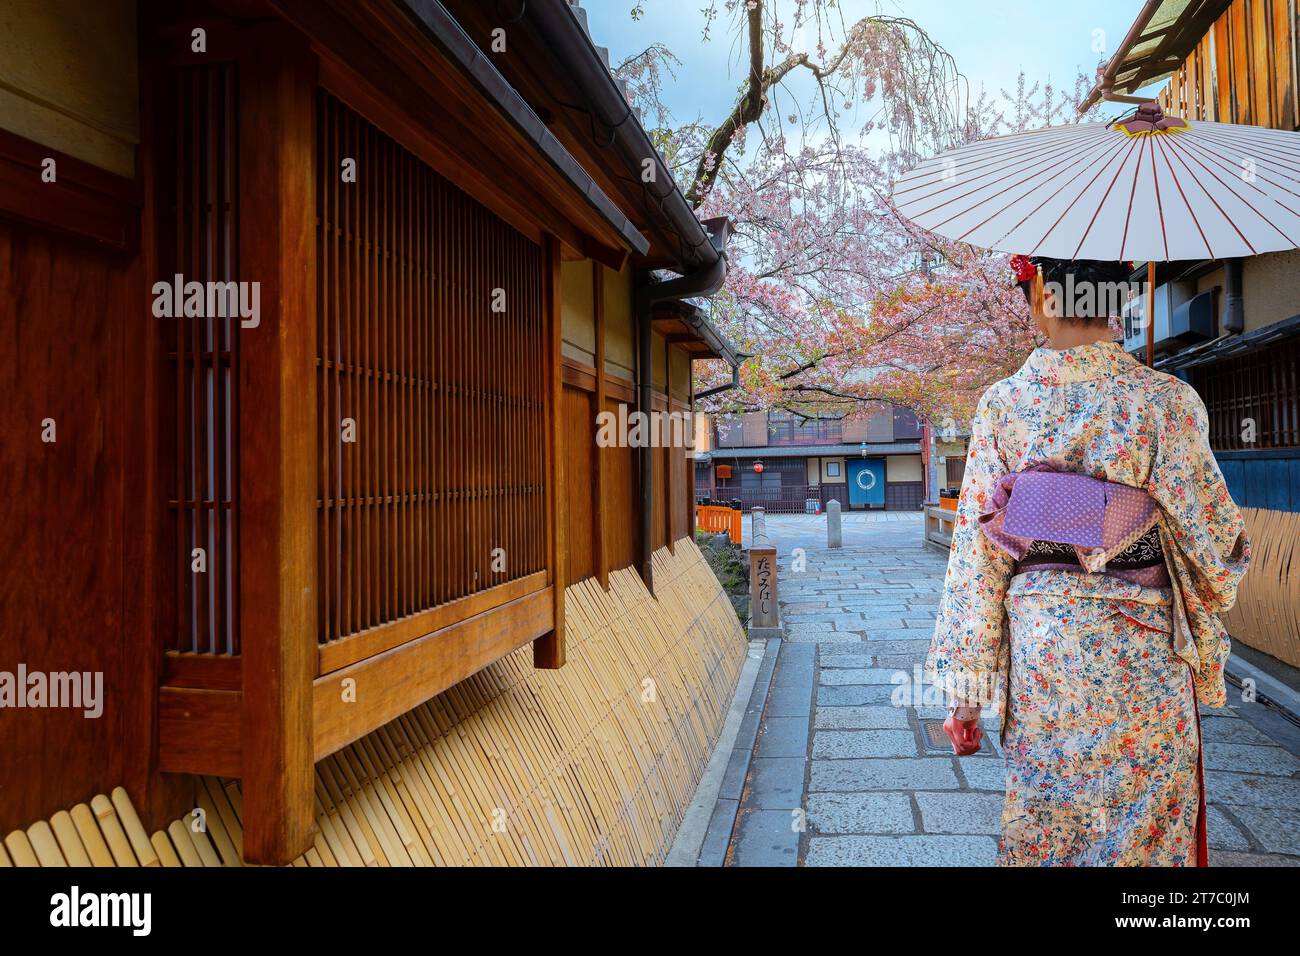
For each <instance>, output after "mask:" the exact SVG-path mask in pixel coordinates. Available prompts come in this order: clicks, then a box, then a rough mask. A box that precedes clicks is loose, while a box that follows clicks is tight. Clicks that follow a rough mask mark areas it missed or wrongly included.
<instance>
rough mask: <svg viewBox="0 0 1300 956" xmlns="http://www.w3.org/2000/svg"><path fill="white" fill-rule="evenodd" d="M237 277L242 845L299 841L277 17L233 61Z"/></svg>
mask: <svg viewBox="0 0 1300 956" xmlns="http://www.w3.org/2000/svg"><path fill="white" fill-rule="evenodd" d="M239 84H240V87H239V91H240V146H241V148H240V156H239V189H240V195H239V202H240V276H239V277H240V279H241V280H243V281H256V282H260V283H261V315H260V321H259V324H258V325H257V326H256V327H249V328H243V329H241V331H240V333H239V335H240V352H241V367H240V372H241V376H240V388H241V395H240V402H239V406H240V414H239V429H240V456H241V459H240V461H241V474H240V482H239V495H240V512H241V514H240V526H241V528H242V529H243V533H242V534H241V536H240V546H241V547H240V562H241V568H240V576H239V581H240V591H239V593H240V604H241V608H242V615H241V629H242V636H243V682H244V692H243V698H242V706H241V718H242V720H241V724H242V763H243V767H242V769H243V774H242V776H243V782H244V856H245V859H246V860H248V861H249V862H252V863H288V862H289V861H290V860H292V859H294V858H295V857H297V856H298V855H299V854H301V853H303V852H304V851H306V850H307V849H308V848H309V847H310V846H311V843H312V834H313V830H314V827H315V812H314V807H313V793H314V786H315V775H314V772H313V771H314V767H313V761H312V695H311V686H312V679H313V678H314V677H315V671H316V547H315V520H316V514H315V500H316V474H315V466H316V444H315V442H316V427H315V426H316V340H315V338H316V236H315V220H314V210H315V205H316V203H315V199H316V195H315V149H314V132H313V120H314V117H315V115H316V71H315V66H314V60H313V58H312V56H311V54H310V51H309V50H308V48H307V45H306V43H305V41H303V39H302V38H301V37H300V36H299V35H298V34H296V33H295V32H294V31H292V30H291V29H289V28H287V27H285V26H284V25H283V24H279V23H266V24H259V25H257V26H255V27H253V28H251V29H250V30H249V33H248V37H247V39H246V42H245V44H244V54H243V59H242V60H241V63H240V70H239Z"/></svg>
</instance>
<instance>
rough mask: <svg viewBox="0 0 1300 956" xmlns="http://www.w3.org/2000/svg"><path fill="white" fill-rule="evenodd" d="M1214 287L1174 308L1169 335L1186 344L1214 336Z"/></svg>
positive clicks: (1207, 339)
mask: <svg viewBox="0 0 1300 956" xmlns="http://www.w3.org/2000/svg"><path fill="white" fill-rule="evenodd" d="M1214 293H1215V290H1214V289H1206V290H1205V291H1204V292H1201V293H1198V294H1196V295H1194V296H1192V297H1191V298H1190V299H1188V300H1187V301H1186V302H1184V303H1183V304H1182V305H1180V306H1178V308H1176V309H1174V314H1173V318H1172V319H1171V321H1170V327H1169V336H1170V338H1174V339H1177V340H1178V341H1179V342H1182V343H1183V344H1184V345H1195V344H1196V343H1197V342H1208V341H1209V340H1210V339H1212V338H1214Z"/></svg>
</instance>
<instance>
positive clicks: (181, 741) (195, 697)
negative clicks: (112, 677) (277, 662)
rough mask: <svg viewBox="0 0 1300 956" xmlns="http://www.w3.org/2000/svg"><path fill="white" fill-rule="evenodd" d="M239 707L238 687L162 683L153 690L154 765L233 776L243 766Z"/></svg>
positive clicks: (245, 802) (180, 770) (183, 771)
mask: <svg viewBox="0 0 1300 956" xmlns="http://www.w3.org/2000/svg"><path fill="white" fill-rule="evenodd" d="M240 711H241V701H240V694H239V692H238V691H231V690H200V689H198V688H193V687H163V688H162V689H161V690H159V692H158V768H159V769H160V770H162V771H165V772H167V773H196V774H214V775H216V776H218V777H238V776H239V775H240V774H241V773H242V772H243V768H244V760H243V739H242V736H241V734H240V729H239V728H240ZM244 805H245V807H247V805H248V801H247V790H245V801H244ZM247 825H248V824H247V816H245V828H247Z"/></svg>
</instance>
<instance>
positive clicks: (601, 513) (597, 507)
mask: <svg viewBox="0 0 1300 956" xmlns="http://www.w3.org/2000/svg"><path fill="white" fill-rule="evenodd" d="M591 304H592V321H593V322H594V323H595V325H596V392H595V395H593V396H592V405H593V407H594V408H595V412H596V415H599V414H600V413H601V412H603V411H604V410H605V385H606V382H605V374H606V373H605V267H604V266H603V265H601V264H600V263H599V262H596V263H593V264H592V267H591ZM591 424H592V428H593V429H595V427H596V418H595V416H593V417H592V422H591ZM592 463H593V468H592V476H591V478H592V481H591V496H592V502H591V520H592V523H593V526H594V533H593V535H592V547H593V548H594V549H595V551H596V580H598V581H599V582H600V586H601V587H602V588H604V589H605V590H607V591H608V590H609V555H608V554H606V553H605V521H606V520H607V518H608V515H607V514H606V513H605V512H606V510H607V505H606V501H605V450H604V449H603V448H601V447H600V445H599V444H597V445H596V449H595V452H594V454H593V457H592Z"/></svg>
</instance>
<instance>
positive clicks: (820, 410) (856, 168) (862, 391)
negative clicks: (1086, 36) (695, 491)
mask: <svg viewBox="0 0 1300 956" xmlns="http://www.w3.org/2000/svg"><path fill="white" fill-rule="evenodd" d="M654 2H655V0H643V2H642V3H640V4H638V9H637V10H634V16H636V15H639V12H640V9H641V8H643V7H644V6H645V5H646V4H649V3H654ZM839 13H840V9H839V5H838V4H837V3H836V2H835V0H788V2H787V3H785V4H780V3H778V2H777V0H709V2H708V3H707V4H706V6H705V8H704V11H703V17H704V24H703V27H702V33H703V37H704V39H705V40H706V41H708V40H710V39H712V38H714V37H715V34H716V33H717V32H719V31H720V30H721V29H722V28H723V25H724V24H726V23H727V22H728V18H729V26H728V27H727V29H728V30H729V32H730V34H731V35H732V36H733V37H734V38H735V39H736V40H737V41H738V46H739V48H740V49H741V50H743V55H744V62H745V64H746V67H747V70H746V73H747V75H746V79H745V81H744V82H743V83H742V84H741V86H740V88H739V89H738V91H737V95H736V100H735V103H734V106H733V108H732V110H731V111H730V113H729V114H728V115H727V116H725V117H723V118H722V119H721V120H716V119H715V120H706V119H705V118H703V117H700V118H696V119H694V120H692V121H689V122H685V123H682V124H679V125H674V123H673V122H672V116H671V112H670V111H669V110H668V109H667V107H666V106H665V105H664V103H663V100H662V96H661V94H662V91H663V89H664V88H665V86H666V85H667V84H668V83H670V82H672V81H673V79H674V78H675V70H676V68H677V67H678V66H679V65H680V64H679V62H678V61H677V59H676V58H675V57H674V55H673V54H672V52H671V51H670V50H668V49H667V48H665V47H664V46H662V45H660V44H656V45H654V46H651V47H649V48H648V49H647V50H645V51H644V52H642V53H640V54H638V55H636V56H633V57H630V58H629V59H628V60H627V61H625V62H624V63H623V64H621V65H620V66H619V67H618V70H617V72H618V73H619V75H620V77H621V78H623V79H624V80H626V81H627V83H628V87H629V96H630V98H631V99H632V100H633V102H634V104H635V105H637V106H639V107H641V109H642V111H643V115H644V116H645V117H646V118H647V121H648V123H649V124H650V125H652V126H653V129H652V135H653V137H654V139H655V141H656V145H658V146H659V147H660V148H661V150H662V151H663V153H664V155H665V157H666V158H667V160H668V162H669V165H670V167H671V168H672V169H673V172H674V175H675V176H676V177H677V179H678V182H679V183H682V184H683V188H684V192H685V194H686V195H687V197H688V199H689V200H690V201H691V202H692V203H693V204H694V205H695V206H696V208H697V210H698V211H699V213H700V214H701V216H705V217H707V216H716V215H727V216H729V217H731V219H732V220H733V222H734V224H735V231H734V234H733V235H734V238H733V243H732V256H731V271H730V275H729V278H728V281H727V285H726V287H725V288H724V289H723V291H722V292H721V293H720V294H719V295H717V296H716V297H715V298H714V299H713V300H712V302H711V303H710V306H709V307H710V308H711V309H712V318H713V321H714V322H715V324H716V325H718V327H719V328H720V329H721V330H722V331H723V332H724V333H725V334H726V335H727V336H728V337H729V338H730V339H731V341H733V342H735V343H736V344H737V345H738V346H739V347H740V349H741V350H742V351H743V352H745V353H748V354H749V355H750V357H749V358H748V359H747V360H746V361H745V363H744V365H743V367H742V370H741V376H740V380H741V387H740V388H738V389H733V390H730V391H726V392H723V393H720V394H719V395H717V396H716V397H715V398H713V399H711V400H710V403H711V407H712V408H713V409H714V410H719V411H741V410H751V409H757V408H784V409H788V410H790V411H793V412H795V413H796V414H798V415H800V416H805V417H843V416H844V415H847V414H852V413H853V412H855V411H857V410H859V409H860V407H861V406H862V405H863V404H864V403H868V402H873V401H882V400H883V401H890V402H894V403H896V404H899V405H903V406H905V407H908V408H911V409H912V410H914V411H915V412H917V413H918V414H919V415H921V416H922V417H924V418H928V419H930V420H932V421H936V422H938V421H943V420H945V419H948V418H951V419H953V420H954V421H958V422H960V421H963V420H965V419H967V418H968V417H969V414H970V412H971V411H972V410H973V408H974V405H975V402H976V401H977V400H978V398H979V396H980V394H981V393H982V392H983V391H984V389H985V388H987V386H988V385H989V384H991V383H992V382H994V381H996V380H997V379H999V378H1002V377H1005V376H1006V375H1008V374H1010V373H1011V372H1012V371H1014V370H1015V368H1017V367H1018V366H1019V364H1020V363H1021V362H1022V361H1023V359H1024V357H1025V355H1026V354H1027V353H1028V352H1029V351H1030V350H1031V349H1032V348H1033V347H1034V345H1035V344H1037V343H1036V340H1035V335H1036V333H1035V330H1034V327H1033V324H1032V322H1031V320H1030V319H1029V316H1028V313H1027V311H1026V308H1025V304H1024V299H1023V296H1022V295H1021V293H1020V291H1019V289H1017V288H1016V287H1015V285H1014V284H1013V282H1012V279H1011V272H1010V270H1009V268H1008V265H1007V259H1008V257H1007V256H1004V255H1001V254H995V253H993V254H991V253H987V252H984V251H982V250H978V249H974V248H971V247H969V246H966V245H963V244H958V243H952V242H949V241H948V240H946V239H942V238H941V237H938V236H935V235H933V234H930V233H927V232H924V231H923V230H920V229H918V228H917V227H915V226H913V225H912V224H911V223H910V222H908V221H906V220H905V219H903V218H902V217H901V216H900V215H899V214H898V212H897V210H896V208H895V207H894V205H893V203H892V202H891V201H890V199H889V193H890V188H891V185H892V183H893V181H894V180H895V179H896V178H897V177H898V176H899V175H900V174H901V173H903V172H905V171H906V170H907V169H909V168H911V167H912V166H914V165H916V163H918V162H919V161H920V159H921V158H922V157H923V156H924V155H928V154H931V153H933V152H935V151H939V150H942V149H945V148H948V147H950V146H953V145H958V144H960V143H963V142H971V141H974V140H978V139H982V138H985V137H988V136H994V135H999V134H1002V133H1006V132H1012V131H1016V130H1020V129H1027V128H1034V127H1040V126H1047V125H1054V124H1059V123H1063V122H1072V121H1075V120H1076V119H1078V118H1079V117H1078V116H1077V113H1076V104H1077V103H1078V102H1079V101H1080V100H1081V98H1082V95H1083V94H1084V93H1085V92H1086V90H1087V88H1088V86H1089V85H1090V82H1089V81H1090V78H1088V77H1085V76H1082V75H1080V76H1079V77H1078V78H1077V79H1076V82H1075V86H1074V89H1073V90H1071V91H1070V93H1069V94H1063V93H1062V92H1061V91H1060V90H1058V89H1057V88H1055V87H1053V86H1052V85H1051V84H1047V83H1044V84H1034V83H1030V82H1029V81H1028V80H1027V79H1026V78H1025V77H1024V76H1021V77H1020V80H1019V82H1018V84H1017V86H1016V88H1015V89H1014V90H1011V91H999V93H1000V95H999V96H997V97H993V96H990V95H989V94H988V93H987V92H981V93H979V94H978V95H976V96H975V97H974V98H973V99H972V98H970V97H968V96H966V95H964V93H963V91H964V88H965V82H964V78H963V77H961V75H960V73H959V72H958V71H957V65H956V63H955V62H954V61H953V59H952V57H951V56H950V55H949V54H948V53H947V52H946V51H944V50H943V49H942V48H941V47H940V46H939V45H938V44H936V43H934V41H933V40H931V39H930V38H929V36H928V35H927V34H926V33H925V32H924V30H923V29H922V28H921V27H920V26H918V25H917V24H916V23H914V22H913V21H910V20H906V19H901V18H897V17H890V16H885V15H875V16H869V17H866V18H863V19H862V20H859V21H857V22H856V23H852V24H848V23H845V22H843V20H842V19H840V17H839ZM800 76H803V77H805V79H804V80H802V83H801V86H802V89H803V91H804V92H803V101H800V94H799V88H800V83H798V82H796V81H797V80H798V78H799V77H800ZM808 77H811V80H812V82H811V83H809V82H808V80H807V78H808ZM808 90H811V91H812V92H811V93H810V94H809V93H808V92H807V91H808ZM1085 118H1088V117H1085ZM719 364H720V363H719ZM697 371H698V369H697ZM727 372H728V370H726V369H723V368H717V369H713V370H711V371H710V373H709V374H707V375H706V376H705V377H704V379H703V381H702V382H701V384H700V387H701V388H702V389H707V388H708V387H709V386H710V385H712V384H722V383H723V382H724V381H727V380H729V374H727Z"/></svg>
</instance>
